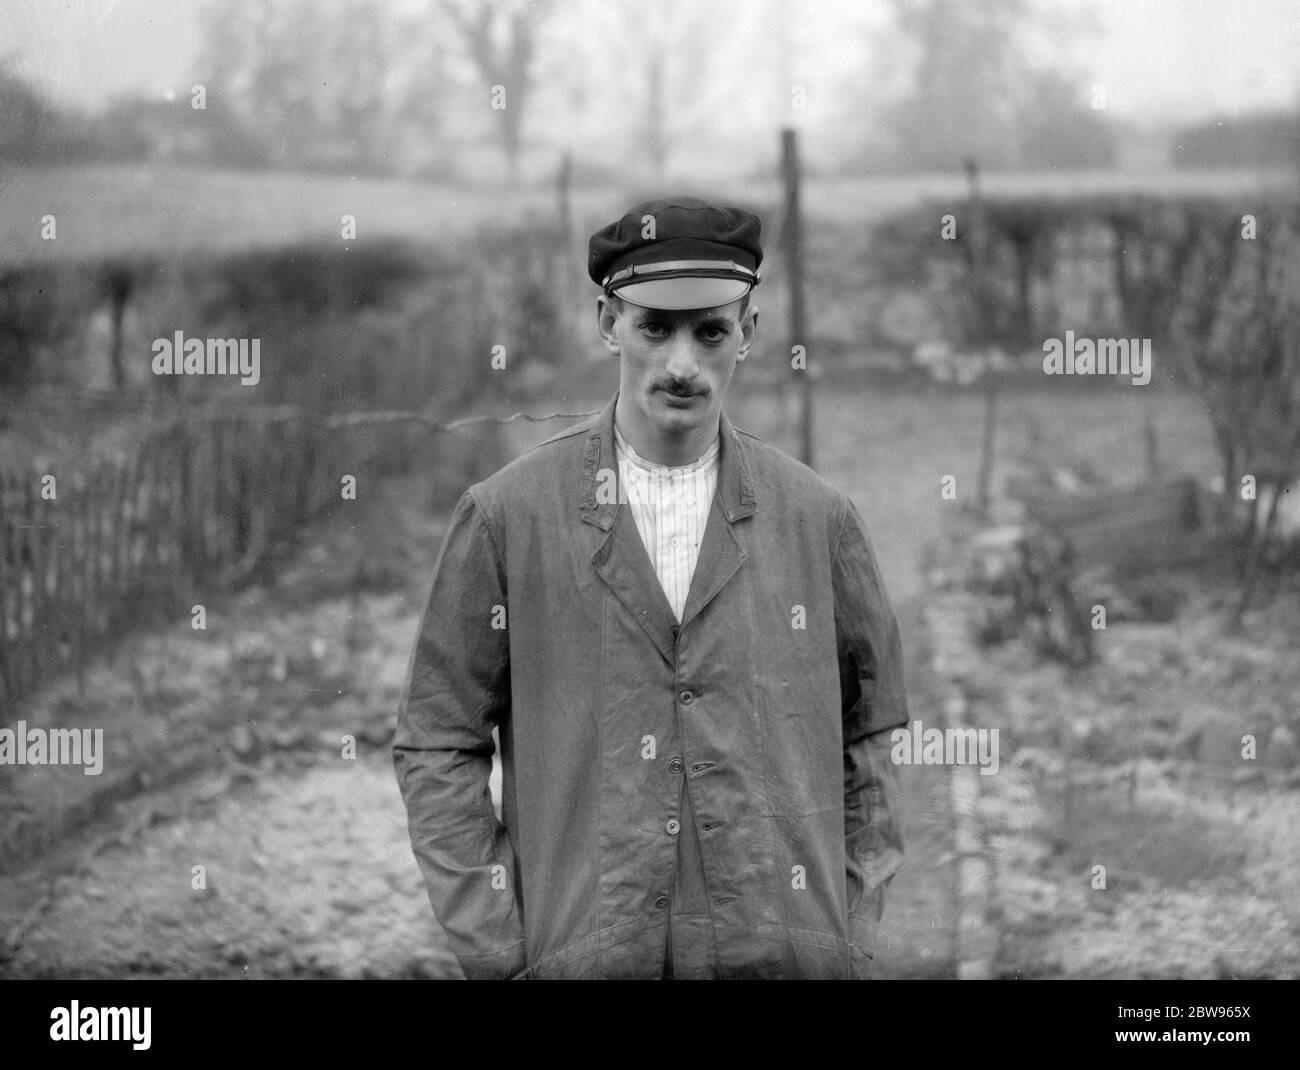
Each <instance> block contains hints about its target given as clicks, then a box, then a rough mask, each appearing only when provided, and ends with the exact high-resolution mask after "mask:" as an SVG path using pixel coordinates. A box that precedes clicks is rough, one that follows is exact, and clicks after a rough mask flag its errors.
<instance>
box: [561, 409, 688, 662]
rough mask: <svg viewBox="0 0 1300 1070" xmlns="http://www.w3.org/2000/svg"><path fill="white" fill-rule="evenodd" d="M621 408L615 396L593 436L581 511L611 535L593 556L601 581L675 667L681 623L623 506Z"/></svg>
mask: <svg viewBox="0 0 1300 1070" xmlns="http://www.w3.org/2000/svg"><path fill="white" fill-rule="evenodd" d="M617 402H618V395H617V394H615V395H614V397H613V398H612V399H611V400H610V402H609V404H608V405H606V406H605V408H604V409H603V410H602V411H601V414H600V415H599V416H597V417H596V418H595V420H594V421H593V422H592V424H591V427H590V429H589V431H588V432H587V441H586V446H585V449H584V452H583V466H582V489H581V492H580V494H579V499H578V509H579V512H580V514H581V516H582V520H583V522H584V523H586V524H591V525H593V526H595V527H597V528H599V529H600V530H602V531H603V532H604V533H605V537H604V538H603V539H601V540H600V542H599V544H598V545H597V546H596V550H595V552H594V553H593V554H592V555H591V564H592V567H593V568H594V569H595V570H596V575H597V576H599V577H600V578H601V580H603V581H604V583H605V585H606V586H607V587H608V588H609V589H610V590H611V591H613V592H614V595H615V597H617V598H618V600H619V601H620V602H621V603H623V607H624V608H625V609H626V610H627V611H628V612H629V613H630V614H632V616H633V617H634V618H635V619H636V621H637V623H638V624H640V625H641V628H642V629H643V630H644V631H645V633H646V635H648V636H649V637H650V641H651V642H652V643H654V645H655V648H656V649H657V650H658V651H659V653H660V654H661V655H662V656H663V659H664V660H665V661H667V662H668V663H669V664H671V663H672V660H673V647H674V646H675V638H674V636H673V629H674V627H675V626H676V624H677V621H676V619H675V618H674V617H673V609H672V606H670V605H669V604H668V599H667V597H666V596H665V595H664V592H663V588H662V587H661V586H660V585H659V577H658V576H656V575H655V570H654V565H653V564H652V563H651V561H650V555H649V554H648V553H646V548H645V544H644V543H642V541H641V534H640V532H638V531H637V529H636V521H635V520H634V519H633V518H632V511H631V510H630V509H623V508H620V507H619V504H618V502H619V498H620V497H621V495H620V493H619V486H618V457H617V455H616V454H615V453H614V406H615V405H616V404H617Z"/></svg>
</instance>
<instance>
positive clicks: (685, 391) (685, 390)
mask: <svg viewBox="0 0 1300 1070" xmlns="http://www.w3.org/2000/svg"><path fill="white" fill-rule="evenodd" d="M655 389H656V390H662V391H664V392H665V393H667V394H672V395H673V396H674V397H679V398H689V397H695V396H696V395H697V394H698V395H700V396H701V397H702V396H703V395H704V394H705V393H706V391H704V390H701V389H697V388H696V387H693V386H685V385H684V384H682V383H678V382H675V381H673V380H671V379H669V380H667V381H665V382H661V383H658V384H657V385H656V386H655Z"/></svg>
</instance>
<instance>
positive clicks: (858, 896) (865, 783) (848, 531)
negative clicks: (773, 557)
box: [833, 498, 908, 951]
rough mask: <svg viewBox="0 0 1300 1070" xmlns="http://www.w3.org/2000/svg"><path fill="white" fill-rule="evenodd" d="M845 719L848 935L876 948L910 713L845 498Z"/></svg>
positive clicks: (896, 649)
mask: <svg viewBox="0 0 1300 1070" xmlns="http://www.w3.org/2000/svg"><path fill="white" fill-rule="evenodd" d="M833 568H834V585H835V639H836V646H837V653H838V656H839V664H840V697H841V705H842V714H843V724H844V833H845V844H844V846H845V860H846V864H847V875H846V880H847V885H848V908H849V928H850V937H851V939H852V940H853V941H854V943H856V944H858V945H859V946H861V947H864V948H866V949H867V950H868V951H870V950H872V949H874V945H875V934H876V927H877V925H878V923H879V921H880V917H881V914H882V913H883V911H884V909H885V887H886V885H887V884H888V883H889V881H890V879H891V878H892V877H893V875H894V874H895V873H896V872H898V870H899V868H900V867H901V866H902V864H903V830H902V812H901V796H900V790H899V784H898V772H897V770H896V769H895V768H894V765H893V762H892V761H891V760H890V750H891V743H890V735H891V731H892V729H894V728H896V727H898V726H900V725H905V724H906V723H907V720H908V713H907V697H906V695H905V693H904V686H903V652H902V644H901V641H900V639H899V634H898V622H897V621H896V620H895V618H894V612H893V609H892V608H891V606H890V604H889V598H888V596H887V595H886V594H885V588H884V584H883V583H882V581H881V579H880V572H879V569H878V568H877V567H876V558H875V554H874V553H872V550H871V543H870V540H869V538H868V537H867V533H866V528H865V526H864V525H863V523H862V518H861V516H859V515H858V511H857V509H856V508H855V507H854V505H853V503H852V502H851V501H850V500H848V499H847V498H846V499H845V502H844V511H843V514H842V515H841V518H840V527H839V534H838V536H837V538H836V542H835V550H834V555H833Z"/></svg>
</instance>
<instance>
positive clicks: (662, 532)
mask: <svg viewBox="0 0 1300 1070" xmlns="http://www.w3.org/2000/svg"><path fill="white" fill-rule="evenodd" d="M614 452H615V454H616V455H617V457H618V484H619V487H620V488H622V497H623V498H624V500H626V501H627V503H628V506H629V507H630V508H631V510H632V518H633V519H634V520H635V521H636V529H637V531H639V532H640V533H641V542H642V543H643V544H644V545H645V549H646V553H647V554H648V555H649V557H650V561H651V563H652V564H653V565H654V569H655V575H656V576H658V577H659V585H660V586H661V587H662V588H663V589H664V595H665V596H666V597H667V598H668V604H669V605H670V606H672V607H673V613H674V614H675V615H676V617H677V620H678V621H680V620H681V619H682V611H683V610H684V609H685V608H686V595H687V592H689V591H690V589H691V577H692V576H694V575H695V564H696V562H697V561H698V560H699V557H700V543H701V542H702V541H703V539H704V525H705V524H706V523H707V522H708V519H709V509H710V508H711V507H712V505H713V492H714V490H715V489H716V488H717V485H718V440H717V439H716V438H715V439H714V440H713V445H711V446H710V447H709V448H708V449H707V450H706V451H705V452H704V454H703V455H702V456H701V457H700V459H699V460H697V461H693V462H692V463H691V464H685V465H681V466H680V467H675V468H670V467H669V466H667V465H663V464H655V463H653V462H652V461H647V460H646V459H645V458H644V457H642V456H641V455H640V454H638V453H637V452H636V450H634V449H633V448H632V447H631V446H630V445H629V444H628V441H627V439H625V438H624V437H623V436H622V434H621V433H620V432H619V429H618V425H617V424H615V425H614Z"/></svg>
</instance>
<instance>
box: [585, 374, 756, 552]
mask: <svg viewBox="0 0 1300 1070" xmlns="http://www.w3.org/2000/svg"><path fill="white" fill-rule="evenodd" d="M617 404H618V394H617V393H615V394H614V396H613V397H612V398H610V399H609V402H608V403H607V404H606V405H605V408H604V409H603V410H601V412H600V414H599V415H597V416H595V417H594V418H592V419H591V420H589V421H587V423H585V424H580V425H579V426H578V427H577V428H575V429H574V430H576V431H579V432H580V433H581V434H583V435H584V436H585V439H586V441H585V442H584V444H583V451H582V477H581V484H580V487H579V492H578V509H579V511H580V512H581V514H582V519H583V521H584V522H586V523H588V524H594V525H596V526H597V527H598V528H601V529H602V530H604V531H609V530H610V529H611V528H612V527H613V526H614V517H615V516H616V515H617V513H618V504H617V503H618V494H617V484H616V483H615V484H614V485H612V486H611V484H610V481H611V479H612V480H615V481H616V480H617V478H618V455H617V453H616V451H615V446H614V407H615V406H616V405H617ZM717 442H718V497H717V505H718V506H719V507H721V509H722V513H723V516H724V517H725V518H726V521H727V523H728V524H734V523H735V522H736V521H737V520H741V519H743V518H745V517H747V516H752V515H753V514H754V511H755V509H757V508H758V496H757V494H756V493H755V490H756V486H755V482H754V479H753V477H752V476H751V475H750V471H749V465H748V464H747V463H746V460H745V449H744V447H742V445H741V436H740V434H739V433H738V432H737V431H736V430H735V429H734V428H733V427H732V425H731V421H730V420H728V419H727V414H726V412H725V411H724V412H723V413H722V414H721V415H720V417H719V421H718V439H717Z"/></svg>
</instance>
